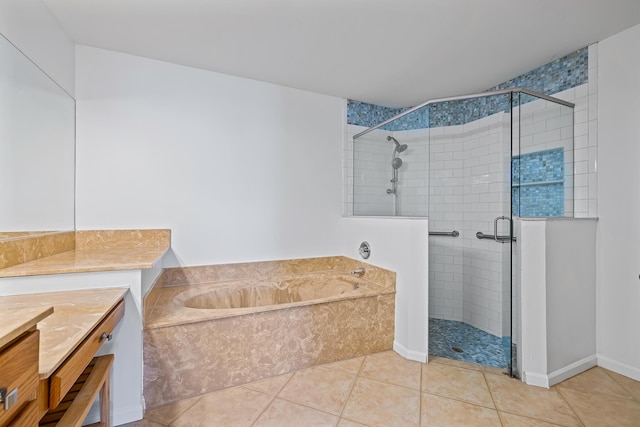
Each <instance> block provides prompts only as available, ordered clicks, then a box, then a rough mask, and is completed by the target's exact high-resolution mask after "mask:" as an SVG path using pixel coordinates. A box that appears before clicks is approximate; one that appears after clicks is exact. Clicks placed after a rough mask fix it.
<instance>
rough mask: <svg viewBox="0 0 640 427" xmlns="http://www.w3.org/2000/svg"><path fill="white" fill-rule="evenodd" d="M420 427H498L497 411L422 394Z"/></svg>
mask: <svg viewBox="0 0 640 427" xmlns="http://www.w3.org/2000/svg"><path fill="white" fill-rule="evenodd" d="M481 375H482V374H481ZM420 418H421V423H420V425H421V427H465V426H474V427H485V426H486V427H492V426H496V427H500V426H501V425H502V424H500V417H498V411H496V410H495V409H489V408H485V407H482V406H477V405H472V404H470V403H465V402H460V401H459V400H454V399H448V398H446V397H441V396H436V395H433V394H427V393H422V408H421V417H420Z"/></svg>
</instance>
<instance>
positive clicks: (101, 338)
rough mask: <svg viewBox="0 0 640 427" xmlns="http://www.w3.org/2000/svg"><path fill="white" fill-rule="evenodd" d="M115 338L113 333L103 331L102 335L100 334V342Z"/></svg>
mask: <svg viewBox="0 0 640 427" xmlns="http://www.w3.org/2000/svg"><path fill="white" fill-rule="evenodd" d="M112 338H113V335H111V334H108V335H107V333H106V332H103V333H102V335H100V342H102V341H104V340H107V341H111V339H112Z"/></svg>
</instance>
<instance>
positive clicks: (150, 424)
mask: <svg viewBox="0 0 640 427" xmlns="http://www.w3.org/2000/svg"><path fill="white" fill-rule="evenodd" d="M167 425H168V424H160V423H157V422H155V421H151V420H147V419H144V420H140V421H134V422H132V423H128V424H121V425H120V426H119V427H165V426H167Z"/></svg>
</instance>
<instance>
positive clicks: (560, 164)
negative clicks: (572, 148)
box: [511, 148, 564, 218]
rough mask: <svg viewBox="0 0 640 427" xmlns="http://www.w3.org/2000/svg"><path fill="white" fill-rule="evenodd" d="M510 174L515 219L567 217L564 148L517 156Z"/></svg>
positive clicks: (512, 162)
mask: <svg viewBox="0 0 640 427" xmlns="http://www.w3.org/2000/svg"><path fill="white" fill-rule="evenodd" d="M511 175H512V180H513V184H514V186H513V188H512V189H511V206H512V209H513V215H514V216H521V217H533V218H542V217H552V216H564V149H562V148H557V149H553V150H545V151H537V152H535V153H529V154H523V155H521V156H519V157H514V158H513V159H512V160H511ZM558 181H559V182H558Z"/></svg>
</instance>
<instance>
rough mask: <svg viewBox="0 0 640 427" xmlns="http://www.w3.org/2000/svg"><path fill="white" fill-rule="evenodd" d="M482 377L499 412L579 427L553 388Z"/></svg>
mask: <svg viewBox="0 0 640 427" xmlns="http://www.w3.org/2000/svg"><path fill="white" fill-rule="evenodd" d="M485 378H486V379H487V383H488V385H489V390H490V391H491V394H492V396H493V400H494V402H495V404H496V407H497V408H498V410H500V411H505V412H509V413H512V414H517V415H522V416H525V417H529V418H535V419H538V420H541V421H547V422H550V423H555V424H560V425H563V426H579V425H581V423H580V421H579V420H578V418H577V417H576V415H575V414H574V413H573V411H572V410H571V408H570V407H569V406H568V405H567V403H566V402H565V401H564V399H563V398H562V396H560V394H559V393H558V391H556V390H555V389H552V390H548V389H545V388H541V387H533V386H528V385H526V384H524V383H522V382H520V381H519V380H517V379H513V378H509V377H507V376H505V375H494V374H485Z"/></svg>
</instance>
